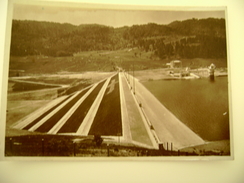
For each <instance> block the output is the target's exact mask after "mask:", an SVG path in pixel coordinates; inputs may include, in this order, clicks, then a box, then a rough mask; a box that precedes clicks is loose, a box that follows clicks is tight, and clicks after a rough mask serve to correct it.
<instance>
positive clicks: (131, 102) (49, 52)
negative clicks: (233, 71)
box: [1, 1, 233, 160]
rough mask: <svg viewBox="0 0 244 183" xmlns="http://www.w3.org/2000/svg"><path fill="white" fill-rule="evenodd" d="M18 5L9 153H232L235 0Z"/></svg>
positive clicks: (9, 50) (11, 43)
mask: <svg viewBox="0 0 244 183" xmlns="http://www.w3.org/2000/svg"><path fill="white" fill-rule="evenodd" d="M8 11H9V12H8V25H7V30H9V31H8V34H7V38H6V40H7V43H6V45H7V46H6V48H5V49H6V52H5V54H6V56H5V60H4V62H5V67H6V68H7V69H6V72H5V75H4V76H5V78H4V79H5V87H2V88H3V89H2V90H3V94H6V95H5V96H4V97H3V100H4V101H5V104H6V108H4V109H3V110H4V114H5V116H4V118H3V120H2V121H1V123H2V124H4V130H3V131H4V133H5V139H4V158H6V159H22V158H25V159H28V158H29V159H31V158H48V157H51V158H68V159H71V158H76V159H77V158H80V159H84V158H85V159H86V160H87V159H90V160H91V159H94V158H97V157H98V158H102V159H107V160H109V159H111V158H112V159H118V158H121V157H123V158H122V159H127V158H130V159H131V158H133V159H141V158H144V159H149V160H150V159H156V160H157V159H163V160H165V159H166V160H167V159H171V160H182V159H183V160H205V159H206V160H208V159H220V160H221V159H233V156H232V154H233V148H232V132H231V129H232V126H231V125H232V124H231V105H230V104H231V103H230V100H229V98H230V97H229V96H230V82H229V77H230V76H229V72H228V62H229V59H228V39H227V38H228V31H227V28H228V27H227V17H226V8H225V7H214V8H210V7H208V8H206V7H194V8H193V7H191V8H189V7H185V8H182V7H181V8H179V7H146V6H124V5H123V6H119V5H105V4H103V5H101V4H82V3H55V2H42V1H40V2H32V3H26V1H23V2H22V1H10V2H9V9H8Z"/></svg>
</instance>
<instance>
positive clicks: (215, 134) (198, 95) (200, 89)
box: [143, 77, 230, 141]
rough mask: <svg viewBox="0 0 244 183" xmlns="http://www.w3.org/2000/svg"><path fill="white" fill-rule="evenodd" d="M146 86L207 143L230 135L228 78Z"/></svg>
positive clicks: (159, 82)
mask: <svg viewBox="0 0 244 183" xmlns="http://www.w3.org/2000/svg"><path fill="white" fill-rule="evenodd" d="M143 84H144V86H145V87H146V88H147V89H148V90H149V91H150V92H151V93H152V94H153V95H154V96H155V97H156V98H157V99H158V100H159V101H160V102H161V103H162V104H163V105H164V106H165V107H166V108H167V109H169V110H170V111H171V112H172V113H173V114H174V115H175V116H176V117H177V118H178V119H180V120H181V121H182V122H183V123H185V124H186V125H187V126H188V127H189V128H191V129H192V130H193V131H194V132H195V133H197V134H198V135H199V136H200V137H202V138H203V139H204V140H207V141H217V140H226V139H229V138H230V135H229V105H228V78H227V77H216V78H215V80H214V81H210V80H209V79H206V78H204V79H189V80H154V81H146V82H143Z"/></svg>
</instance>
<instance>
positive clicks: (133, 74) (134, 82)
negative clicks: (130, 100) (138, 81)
mask: <svg viewBox="0 0 244 183" xmlns="http://www.w3.org/2000/svg"><path fill="white" fill-rule="evenodd" d="M134 65H135V64H134V62H133V88H134V95H135V93H136V88H135V68H134Z"/></svg>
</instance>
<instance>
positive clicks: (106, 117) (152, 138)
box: [13, 72, 205, 150]
mask: <svg viewBox="0 0 244 183" xmlns="http://www.w3.org/2000/svg"><path fill="white" fill-rule="evenodd" d="M13 128H16V129H20V130H28V131H33V132H42V133H47V134H57V135H59V134H62V135H63V134H66V135H74V136H76V135H77V136H87V135H101V136H102V137H104V139H106V140H108V141H109V140H110V141H116V140H117V139H119V141H120V143H129V144H134V145H137V146H141V147H146V148H151V149H158V148H159V146H160V145H164V147H166V144H168V143H169V144H171V149H173V150H178V149H181V148H184V147H189V146H194V145H200V144H203V143H205V142H204V141H203V139H201V138H200V137H199V136H198V135H197V134H195V133H194V132H193V131H192V130H191V129H189V128H188V127H187V126H186V125H184V124H183V123H182V122H181V121H179V120H178V119H177V118H176V117H175V116H174V115H173V114H172V113H171V112H170V111H168V110H167V109H166V108H165V107H164V106H163V105H162V104H161V103H160V102H159V101H158V100H157V99H156V98H155V97H154V96H153V95H152V94H151V93H150V92H149V91H148V90H147V89H146V88H145V87H144V86H143V85H142V84H141V83H140V82H139V81H137V80H136V78H134V77H133V76H131V75H128V74H127V73H125V72H118V73H115V74H114V75H112V76H111V77H109V78H107V79H105V80H102V81H100V82H98V83H96V84H93V85H92V86H89V87H87V88H84V89H83V90H81V91H78V92H75V93H72V94H70V95H66V96H62V97H59V98H57V99H55V100H53V101H52V102H50V103H49V104H48V105H46V106H44V107H42V108H40V109H38V110H37V111H35V112H34V113H32V114H30V115H28V116H26V117H25V118H24V119H22V120H20V121H18V122H17V123H16V124H14V125H13ZM172 146H173V147H172Z"/></svg>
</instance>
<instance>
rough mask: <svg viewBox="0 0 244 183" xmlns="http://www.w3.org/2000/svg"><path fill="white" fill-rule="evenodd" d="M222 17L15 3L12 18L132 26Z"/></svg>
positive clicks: (209, 12) (207, 13) (221, 15)
mask: <svg viewBox="0 0 244 183" xmlns="http://www.w3.org/2000/svg"><path fill="white" fill-rule="evenodd" d="M209 17H214V18H225V12H224V11H223V10H217V11H216V10H215V11H213V10H206V9H205V11H195V10H194V11H192V10H191V11H189V10H188V11H182V10H181V11H178V10H177V11H176V10H172V9H171V10H138V9H137V10H129V9H123V10H121V9H118V7H117V9H104V7H103V9H94V8H93V9H92V8H89V9H87V8H83V7H74V6H72V7H67V6H60V7H57V6H50V5H49V6H46V5H22V4H15V6H14V9H13V19H16V20H36V21H49V22H59V23H70V24H73V25H80V24H94V23H96V24H102V25H107V26H112V27H122V26H132V25H135V24H139V25H140V24H147V23H157V24H169V23H171V22H173V21H175V20H179V21H181V20H186V19H192V18H197V19H201V18H209Z"/></svg>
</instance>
